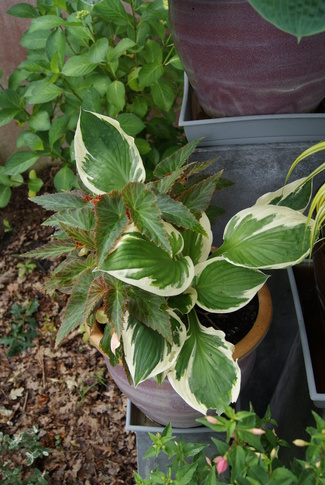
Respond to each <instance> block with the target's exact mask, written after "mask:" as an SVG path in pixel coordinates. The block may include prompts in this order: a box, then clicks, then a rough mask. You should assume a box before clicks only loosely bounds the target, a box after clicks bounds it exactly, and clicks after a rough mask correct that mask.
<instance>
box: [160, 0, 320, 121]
mask: <svg viewBox="0 0 325 485" xmlns="http://www.w3.org/2000/svg"><path fill="white" fill-rule="evenodd" d="M169 15H170V23H171V31H172V34H173V38H174V42H175V47H176V50H177V52H178V54H179V56H180V58H181V61H182V63H183V66H184V69H185V71H186V73H187V76H188V78H189V81H190V84H191V85H192V87H193V89H194V91H195V93H196V95H197V97H198V100H199V102H200V105H201V106H202V108H203V109H204V111H205V112H206V113H207V114H208V115H209V116H211V117H213V118H216V117H223V116H243V115H256V114H275V113H308V112H312V111H315V109H316V108H317V106H318V105H319V104H320V103H321V101H322V99H323V98H324V95H325V82H324V81H325V33H322V34H318V35H314V36H310V37H304V38H302V39H301V41H300V42H299V43H298V41H297V39H296V38H295V37H294V36H292V35H290V34H286V33H285V32H282V31H281V30H279V29H277V28H276V27H274V26H273V25H271V24H270V23H269V22H267V21H266V20H264V19H263V18H262V17H261V16H260V15H259V14H258V13H257V12H256V11H255V10H254V9H253V8H252V7H251V5H250V4H249V3H248V2H247V0H169Z"/></svg>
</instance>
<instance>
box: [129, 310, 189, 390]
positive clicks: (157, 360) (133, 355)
mask: <svg viewBox="0 0 325 485" xmlns="http://www.w3.org/2000/svg"><path fill="white" fill-rule="evenodd" d="M170 320H171V325H172V328H173V334H174V344H173V345H172V346H170V345H169V344H168V343H167V341H166V340H165V339H164V338H163V337H162V336H161V335H160V334H159V333H158V332H155V331H154V330H152V329H151V328H149V327H147V326H146V325H143V324H142V323H140V322H138V321H137V320H136V319H135V318H133V317H129V323H128V326H127V329H126V330H124V331H123V334H122V336H123V346H124V354H125V360H126V363H127V366H128V368H129V371H130V374H131V376H132V379H133V382H134V385H135V386H137V385H138V384H140V382H142V381H144V380H146V379H149V378H150V377H155V376H157V375H158V374H161V373H164V372H166V371H168V369H170V367H171V366H172V365H173V364H174V362H175V360H176V359H177V356H178V354H179V351H180V349H181V346H182V345H183V342H184V340H185V338H186V329H185V325H184V324H183V323H182V321H181V320H180V319H179V318H178V317H177V315H176V314H174V313H172V312H171V313H170Z"/></svg>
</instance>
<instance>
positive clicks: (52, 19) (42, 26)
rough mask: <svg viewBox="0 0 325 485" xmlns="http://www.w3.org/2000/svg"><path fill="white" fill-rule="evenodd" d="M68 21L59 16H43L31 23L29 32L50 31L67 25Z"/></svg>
mask: <svg viewBox="0 0 325 485" xmlns="http://www.w3.org/2000/svg"><path fill="white" fill-rule="evenodd" d="M65 23H66V21H65V20H64V19H62V18H60V17H59V16H57V15H42V16H41V17H36V18H34V19H33V20H32V21H31V24H30V27H29V31H30V32H36V31H37V30H50V29H54V28H56V27H60V26H63V25H65Z"/></svg>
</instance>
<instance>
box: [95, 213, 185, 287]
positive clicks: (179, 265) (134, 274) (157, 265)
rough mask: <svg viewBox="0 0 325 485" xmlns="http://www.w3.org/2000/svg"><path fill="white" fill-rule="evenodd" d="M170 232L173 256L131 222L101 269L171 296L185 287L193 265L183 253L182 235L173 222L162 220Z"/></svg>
mask: <svg viewBox="0 0 325 485" xmlns="http://www.w3.org/2000/svg"><path fill="white" fill-rule="evenodd" d="M164 225H165V228H166V231H167V232H168V234H169V240H170V243H171V248H172V256H170V254H168V253H167V252H166V251H164V250H163V249H161V248H160V247H158V246H156V245H155V244H154V243H153V242H151V241H149V240H148V239H147V238H146V237H145V236H143V235H142V234H140V233H139V231H138V230H137V229H136V227H135V226H134V224H130V226H129V228H128V230H127V231H126V232H125V233H124V234H123V236H122V237H121V239H120V241H119V242H118V244H117V245H116V249H114V251H112V252H111V253H110V254H109V255H108V257H107V258H106V260H105V261H104V263H103V264H102V266H101V268H99V269H100V271H106V272H107V273H109V274H110V275H112V276H115V278H118V279H120V280H121V281H124V282H125V283H129V284H131V285H134V286H136V287H138V288H142V289H143V290H146V291H149V292H151V293H155V294H156V295H160V296H172V295H178V294H180V293H182V292H183V291H184V290H185V289H186V288H188V287H189V286H190V284H191V282H192V279H193V276H194V265H193V262H192V260H191V258H189V257H188V256H185V257H184V256H183V255H182V254H181V251H182V249H183V238H182V235H181V233H180V232H178V231H177V230H176V229H175V228H174V227H173V226H172V225H170V224H168V223H166V222H165V223H164Z"/></svg>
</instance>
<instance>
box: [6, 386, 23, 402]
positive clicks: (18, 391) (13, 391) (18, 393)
mask: <svg viewBox="0 0 325 485" xmlns="http://www.w3.org/2000/svg"><path fill="white" fill-rule="evenodd" d="M23 394H24V388H23V387H18V388H17V389H11V391H10V394H9V397H10V399H12V401H16V399H18V398H19V397H22V395H23Z"/></svg>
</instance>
